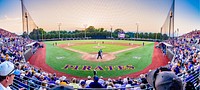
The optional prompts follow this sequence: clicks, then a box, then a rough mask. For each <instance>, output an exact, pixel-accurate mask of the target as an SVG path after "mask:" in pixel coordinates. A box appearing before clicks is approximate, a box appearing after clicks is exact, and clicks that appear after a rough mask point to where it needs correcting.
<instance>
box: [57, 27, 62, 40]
mask: <svg viewBox="0 0 200 90" xmlns="http://www.w3.org/2000/svg"><path fill="white" fill-rule="evenodd" d="M61 24H62V23H58V30H59V31H58V35H59V39H60V26H61Z"/></svg>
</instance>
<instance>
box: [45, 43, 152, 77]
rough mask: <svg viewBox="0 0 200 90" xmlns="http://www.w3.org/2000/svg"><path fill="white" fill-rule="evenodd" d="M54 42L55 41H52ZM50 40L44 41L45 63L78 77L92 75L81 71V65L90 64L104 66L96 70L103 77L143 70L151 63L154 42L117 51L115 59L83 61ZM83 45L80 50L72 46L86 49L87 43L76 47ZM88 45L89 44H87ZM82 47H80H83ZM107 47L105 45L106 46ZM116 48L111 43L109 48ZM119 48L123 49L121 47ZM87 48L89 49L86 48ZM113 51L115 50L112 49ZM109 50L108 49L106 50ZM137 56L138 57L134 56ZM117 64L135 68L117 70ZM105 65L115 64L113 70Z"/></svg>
mask: <svg viewBox="0 0 200 90" xmlns="http://www.w3.org/2000/svg"><path fill="white" fill-rule="evenodd" d="M95 41H97V42H102V41H104V42H105V43H106V42H120V43H134V44H142V43H143V42H142V41H124V40H123V41H122V40H116V41H115V40H114V41H113V40H95ZM54 42H55V41H54ZM54 42H52V41H50V42H45V43H46V46H47V47H46V63H47V64H48V65H50V66H51V67H52V68H54V69H55V70H58V71H60V72H64V73H67V74H71V75H75V76H79V77H87V76H88V75H92V74H93V71H92V70H88V71H83V70H82V66H84V65H87V66H92V68H94V67H96V66H101V67H103V68H104V70H103V71H98V75H99V76H100V75H102V76H104V77H117V76H121V75H126V74H130V73H134V72H138V71H141V70H143V69H144V68H145V67H147V66H148V65H149V64H151V60H152V54H153V46H154V43H152V42H145V46H144V47H140V48H136V49H133V50H130V51H126V52H123V53H119V54H117V55H116V57H117V58H116V59H115V60H112V61H107V62H91V61H85V60H82V59H81V54H79V53H76V52H72V51H69V50H66V49H63V48H59V47H56V46H53V45H52V43H54ZM56 42H57V43H58V44H67V43H69V42H70V43H80V42H94V40H82V41H80V40H73V41H56ZM82 46H83V47H84V50H81V49H79V48H77V47H73V48H76V49H79V50H81V51H85V50H87V48H86V47H87V45H86V46H84V45H80V46H78V47H82ZM89 46H90V45H89ZM83 47H82V48H83ZM106 47H107V46H106ZM113 47H115V48H117V49H116V51H117V50H120V49H118V46H114V45H111V46H110V48H113ZM125 48H126V47H125ZM121 49H124V47H123V48H121ZM88 50H89V49H88ZM114 51H115V50H114ZM86 52H87V51H86ZM88 52H94V51H92V50H91V51H88ZM107 52H110V51H107ZM136 57H138V58H136ZM67 64H68V65H79V67H81V68H78V70H72V69H70V68H69V69H64V67H65V66H66V65H67ZM119 65H133V66H134V67H135V68H134V70H118V69H117V68H116V67H117V66H119ZM105 66H115V68H114V70H111V71H109V70H108V69H106V67H105Z"/></svg>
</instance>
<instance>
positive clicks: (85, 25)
mask: <svg viewBox="0 0 200 90" xmlns="http://www.w3.org/2000/svg"><path fill="white" fill-rule="evenodd" d="M83 26H84V27H85V38H86V37H87V36H86V27H87V24H84V25H83Z"/></svg>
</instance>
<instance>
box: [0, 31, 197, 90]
mask: <svg viewBox="0 0 200 90" xmlns="http://www.w3.org/2000/svg"><path fill="white" fill-rule="evenodd" d="M0 36H1V38H0V42H1V47H0V54H1V57H0V60H1V62H4V61H10V62H12V63H14V64H15V66H16V69H17V71H18V75H16V76H15V78H16V81H15V82H17V83H14V84H15V85H18V86H19V87H21V88H28V87H29V86H31V87H32V89H34V88H37V89H39V90H45V89H46V88H47V87H49V88H53V87H55V86H60V85H61V86H69V87H72V88H79V89H80V88H108V89H114V88H121V89H122V90H123V89H125V88H132V89H133V90H140V89H147V88H151V86H150V85H149V84H148V82H147V74H141V75H140V76H139V77H138V78H130V77H126V78H121V77H119V78H118V79H111V78H108V79H104V78H103V76H99V77H98V76H96V75H95V76H88V79H80V80H78V79H76V78H67V77H65V76H62V77H57V76H56V74H55V73H47V72H44V71H42V69H39V68H35V67H33V66H31V65H30V64H29V63H28V62H26V61H25V59H24V56H23V55H24V52H25V51H26V50H28V48H27V47H26V45H28V44H30V43H32V42H34V41H33V40H30V39H28V38H22V37H20V36H18V35H16V34H12V33H10V32H8V31H6V30H3V29H0ZM199 39H200V30H198V31H192V32H190V33H187V34H185V35H183V36H181V37H179V38H176V39H175V40H173V42H174V48H173V52H174V56H175V58H174V60H172V61H171V62H169V63H168V65H166V66H165V67H166V68H167V69H168V70H169V71H171V72H174V73H175V74H176V75H180V77H181V79H182V81H183V82H189V81H191V79H195V76H192V75H193V74H191V73H190V72H193V71H194V74H198V73H199V69H200V66H199V62H200V48H198V47H197V46H199V43H198V42H199V41H198V40H199ZM169 42H172V41H170V40H169V41H167V43H169ZM169 44H170V43H169ZM198 82H199V76H197V79H195V80H194V82H192V84H193V85H194V86H198V85H199V83H198ZM38 85H40V86H38ZM133 87H134V88H133Z"/></svg>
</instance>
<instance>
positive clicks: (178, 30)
mask: <svg viewBox="0 0 200 90" xmlns="http://www.w3.org/2000/svg"><path fill="white" fill-rule="evenodd" d="M178 32H179V29H178V28H177V32H176V33H177V37H178Z"/></svg>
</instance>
